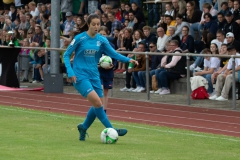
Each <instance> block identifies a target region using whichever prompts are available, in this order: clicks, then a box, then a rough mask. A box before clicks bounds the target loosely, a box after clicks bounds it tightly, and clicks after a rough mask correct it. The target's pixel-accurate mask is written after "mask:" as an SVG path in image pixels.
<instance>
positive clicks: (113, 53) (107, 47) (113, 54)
mask: <svg viewBox="0 0 240 160" xmlns="http://www.w3.org/2000/svg"><path fill="white" fill-rule="evenodd" d="M102 50H103V51H104V52H105V53H106V54H107V55H108V56H110V57H111V58H114V59H116V60H119V61H121V62H124V63H128V62H129V61H130V58H128V57H125V56H123V55H121V54H119V53H117V52H116V51H115V50H114V49H113V48H112V46H111V45H110V44H109V42H108V40H107V39H106V38H104V37H102Z"/></svg>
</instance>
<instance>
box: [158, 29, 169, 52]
mask: <svg viewBox="0 0 240 160" xmlns="http://www.w3.org/2000/svg"><path fill="white" fill-rule="evenodd" d="M157 35H158V39H157V50H158V51H159V52H162V51H163V50H164V48H165V45H166V43H167V41H168V36H167V35H166V34H165V32H164V29H163V28H162V27H159V28H158V29H157Z"/></svg>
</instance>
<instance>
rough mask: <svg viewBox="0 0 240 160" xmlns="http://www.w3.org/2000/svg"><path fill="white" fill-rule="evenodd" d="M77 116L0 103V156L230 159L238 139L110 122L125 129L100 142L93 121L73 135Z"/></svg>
mask: <svg viewBox="0 0 240 160" xmlns="http://www.w3.org/2000/svg"><path fill="white" fill-rule="evenodd" d="M82 121H83V118H82V117H76V116H69V115H64V114H56V113H49V112H42V111H35V110H28V109H23V108H17V107H7V106H0V126H1V127H0V160H33V159H34V160H76V159H82V160H95V159H96V160H113V159H114V160H125V159H128V160H157V159H159V160H181V159H184V160H188V159H189V160H193V159H194V160H226V159H227V160H236V159H239V157H240V138H234V137H227V136H221V135H213V134H203V133H197V132H191V131H186V130H177V129H170V128H165V127H154V126H148V125H140V124H133V123H122V122H115V121H112V123H113V125H114V126H115V127H118V128H121V127H126V128H127V129H128V131H129V133H128V134H127V135H126V136H124V137H120V138H119V141H118V142H117V143H116V144H102V143H101V141H100V133H101V131H102V130H103V129H104V127H103V126H102V124H101V123H100V122H99V121H95V122H94V124H93V125H92V126H91V128H90V129H89V130H88V134H89V138H88V137H87V138H86V141H85V142H81V141H79V140H78V136H79V135H78V130H77V127H76V126H77V124H78V123H79V122H82Z"/></svg>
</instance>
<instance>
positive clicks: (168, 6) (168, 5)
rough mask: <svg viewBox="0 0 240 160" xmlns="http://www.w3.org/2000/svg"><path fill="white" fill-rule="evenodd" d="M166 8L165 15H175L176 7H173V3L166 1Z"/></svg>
mask: <svg viewBox="0 0 240 160" xmlns="http://www.w3.org/2000/svg"><path fill="white" fill-rule="evenodd" d="M165 9H166V12H165V15H169V16H172V17H173V15H174V9H173V8H172V4H171V3H166V5H165Z"/></svg>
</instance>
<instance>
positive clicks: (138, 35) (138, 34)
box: [132, 30, 145, 48]
mask: <svg viewBox="0 0 240 160" xmlns="http://www.w3.org/2000/svg"><path fill="white" fill-rule="evenodd" d="M132 38H133V41H132V46H133V48H138V43H139V42H141V41H143V40H144V38H145V37H144V34H143V32H142V31H141V30H136V31H134V32H133V36H132Z"/></svg>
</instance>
